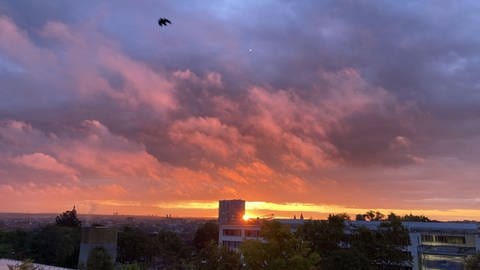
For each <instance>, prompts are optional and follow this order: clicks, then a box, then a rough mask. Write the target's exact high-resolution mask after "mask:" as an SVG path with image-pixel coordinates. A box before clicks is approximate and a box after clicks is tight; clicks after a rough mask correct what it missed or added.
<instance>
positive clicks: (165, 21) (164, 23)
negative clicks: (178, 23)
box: [158, 18, 172, 26]
mask: <svg viewBox="0 0 480 270" xmlns="http://www.w3.org/2000/svg"><path fill="white" fill-rule="evenodd" d="M167 24H172V22H171V21H170V20H169V19H167V18H160V19H158V25H160V26H167Z"/></svg>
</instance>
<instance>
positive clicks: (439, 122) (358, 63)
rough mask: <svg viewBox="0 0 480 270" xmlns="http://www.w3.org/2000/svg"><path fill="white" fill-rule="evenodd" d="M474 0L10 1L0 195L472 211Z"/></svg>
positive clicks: (478, 44) (121, 204)
mask: <svg viewBox="0 0 480 270" xmlns="http://www.w3.org/2000/svg"><path fill="white" fill-rule="evenodd" d="M207 2H208V3H207ZM479 12H480V4H479V2H478V1H441V2H435V5H433V3H431V2H425V1H393V0H392V1H346V0H345V1H327V0H325V1H293V2H292V1H253V0H252V1H142V2H141V3H139V2H137V1H115V2H112V3H110V2H109V3H98V1H49V2H43V1H42V2H39V1H14V0H12V1H2V2H0V211H3V212H59V211H63V210H66V209H68V208H70V207H71V206H72V205H73V204H76V205H77V208H79V211H80V213H84V214H86V213H95V214H98V213H112V212H119V213H122V214H148V215H152V214H153V215H165V214H167V213H171V214H173V215H176V216H205V215H207V216H215V215H216V207H217V203H216V201H217V200H219V199H229V198H242V199H245V200H247V201H250V202H254V203H250V204H249V205H248V207H249V209H250V212H251V214H252V215H256V214H263V213H270V212H275V213H277V215H279V216H290V215H293V214H294V213H299V212H305V213H307V215H310V216H314V217H321V216H324V215H325V214H327V213H333V212H348V213H357V212H362V211H364V210H365V211H366V209H380V210H382V211H384V212H389V211H395V212H397V213H410V212H412V213H418V214H426V215H428V216H431V217H434V218H438V219H480V185H479V184H478V182H479V175H480V166H478V164H479V163H480V78H479V77H478V74H479V73H480V35H478V33H479V31H480V27H479V26H480V17H479V16H478V14H479ZM159 17H166V18H169V19H170V20H171V21H172V24H171V25H168V26H167V27H163V28H161V27H159V26H158V25H157V20H158V18H159Z"/></svg>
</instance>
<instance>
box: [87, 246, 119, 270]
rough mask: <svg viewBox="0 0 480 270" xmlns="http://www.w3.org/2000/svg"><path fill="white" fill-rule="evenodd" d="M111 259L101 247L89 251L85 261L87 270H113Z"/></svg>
mask: <svg viewBox="0 0 480 270" xmlns="http://www.w3.org/2000/svg"><path fill="white" fill-rule="evenodd" d="M113 269H114V268H113V262H112V257H111V256H110V254H108V252H107V251H106V250H105V248H103V247H95V248H93V249H92V250H90V253H89V254H88V259H87V270H113Z"/></svg>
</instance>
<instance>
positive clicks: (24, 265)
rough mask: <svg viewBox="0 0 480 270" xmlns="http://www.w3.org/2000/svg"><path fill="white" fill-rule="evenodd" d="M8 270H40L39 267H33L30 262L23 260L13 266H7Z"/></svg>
mask: <svg viewBox="0 0 480 270" xmlns="http://www.w3.org/2000/svg"><path fill="white" fill-rule="evenodd" d="M8 269H9V270H42V268H41V267H38V266H35V265H34V264H33V261H32V260H24V261H23V262H21V263H19V264H15V265H8Z"/></svg>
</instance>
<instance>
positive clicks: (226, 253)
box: [194, 241, 241, 270]
mask: <svg viewBox="0 0 480 270" xmlns="http://www.w3.org/2000/svg"><path fill="white" fill-rule="evenodd" d="M194 261H195V262H194V264H195V268H196V269H199V270H209V269H217V270H235V269H240V268H241V263H240V254H239V253H238V252H235V251H233V250H230V249H228V248H227V247H224V246H220V247H219V246H218V244H216V243H215V242H214V241H210V242H209V243H207V244H205V247H204V248H202V249H201V250H200V251H199V254H198V255H197V256H196V257H195V259H194Z"/></svg>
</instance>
